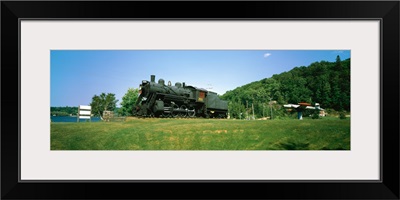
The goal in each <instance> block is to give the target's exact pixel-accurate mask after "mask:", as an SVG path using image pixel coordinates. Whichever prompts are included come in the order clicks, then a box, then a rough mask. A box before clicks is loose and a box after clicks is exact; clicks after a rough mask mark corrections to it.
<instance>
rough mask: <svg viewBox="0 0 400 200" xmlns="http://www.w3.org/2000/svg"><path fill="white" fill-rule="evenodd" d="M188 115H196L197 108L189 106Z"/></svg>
mask: <svg viewBox="0 0 400 200" xmlns="http://www.w3.org/2000/svg"><path fill="white" fill-rule="evenodd" d="M187 115H188V116H189V117H194V116H195V115H196V110H195V109H194V108H193V107H189V109H188V110H187Z"/></svg>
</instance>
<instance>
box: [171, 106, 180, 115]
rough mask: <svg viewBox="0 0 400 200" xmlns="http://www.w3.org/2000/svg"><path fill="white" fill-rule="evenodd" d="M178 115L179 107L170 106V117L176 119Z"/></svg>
mask: <svg viewBox="0 0 400 200" xmlns="http://www.w3.org/2000/svg"><path fill="white" fill-rule="evenodd" d="M179 115H180V112H179V106H178V105H176V104H172V117H178V116H179Z"/></svg>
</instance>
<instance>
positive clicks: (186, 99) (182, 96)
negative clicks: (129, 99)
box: [133, 75, 228, 118]
mask: <svg viewBox="0 0 400 200" xmlns="http://www.w3.org/2000/svg"><path fill="white" fill-rule="evenodd" d="M227 113H228V102H227V101H223V100H221V99H220V98H219V97H218V95H217V93H215V92H211V91H207V90H206V89H202V88H197V87H194V86H190V85H186V84H185V82H183V83H180V82H177V83H175V85H174V86H173V85H172V84H171V82H170V81H169V82H168V84H166V83H165V81H164V80H163V79H159V80H158V82H157V83H156V82H155V75H151V76H150V81H147V80H143V81H142V83H141V84H140V86H139V97H138V99H137V101H136V103H135V105H134V108H133V115H134V116H140V117H182V118H183V117H204V118H226V117H227Z"/></svg>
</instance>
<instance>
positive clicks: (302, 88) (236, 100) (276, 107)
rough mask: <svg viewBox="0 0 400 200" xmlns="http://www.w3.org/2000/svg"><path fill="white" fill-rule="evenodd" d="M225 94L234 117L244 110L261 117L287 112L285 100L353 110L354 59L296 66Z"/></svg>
mask: <svg viewBox="0 0 400 200" xmlns="http://www.w3.org/2000/svg"><path fill="white" fill-rule="evenodd" d="M221 98H222V99H225V100H228V101H229V112H230V116H231V117H233V118H242V117H243V116H240V113H242V114H243V115H244V113H246V112H247V113H249V114H253V112H254V115H255V116H257V117H263V116H269V114H268V113H269V112H272V111H275V115H278V116H279V115H284V114H285V112H284V109H281V106H282V105H283V104H287V103H293V104H297V103H299V102H308V103H311V104H313V105H314V103H319V104H320V105H321V107H323V108H325V109H326V108H330V109H334V110H336V111H350V59H346V60H343V61H341V59H340V57H339V56H337V57H336V62H326V61H321V62H314V63H312V64H310V65H309V66H307V67H306V66H300V67H295V68H294V69H292V70H290V71H288V72H283V73H281V74H275V75H273V76H272V77H270V78H265V79H262V80H260V81H255V82H252V83H249V84H247V85H244V86H241V87H238V88H236V89H234V90H231V91H227V92H226V93H225V94H224V95H222V96H221ZM252 106H253V107H254V109H252Z"/></svg>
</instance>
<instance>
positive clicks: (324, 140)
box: [51, 118, 350, 150]
mask: <svg viewBox="0 0 400 200" xmlns="http://www.w3.org/2000/svg"><path fill="white" fill-rule="evenodd" d="M51 150H350V120H349V119H345V120H340V119H338V118H334V119H333V118H323V119H317V120H312V119H304V120H295V119H290V120H252V121H247V120H226V119H224V120H220V119H136V118H128V119H127V120H126V121H125V122H80V123H67V122H64V123H63V122H52V123H51Z"/></svg>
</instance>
